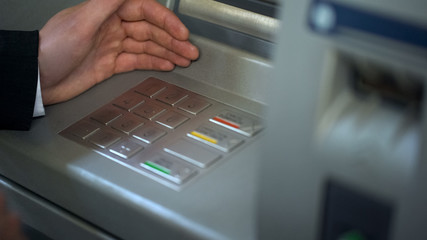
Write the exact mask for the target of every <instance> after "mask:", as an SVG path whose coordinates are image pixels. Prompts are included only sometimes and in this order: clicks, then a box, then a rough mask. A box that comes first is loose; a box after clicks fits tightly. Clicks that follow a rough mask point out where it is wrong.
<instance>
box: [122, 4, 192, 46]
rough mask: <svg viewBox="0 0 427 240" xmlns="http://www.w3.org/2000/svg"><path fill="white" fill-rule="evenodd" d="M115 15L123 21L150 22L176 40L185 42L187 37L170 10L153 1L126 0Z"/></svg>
mask: <svg viewBox="0 0 427 240" xmlns="http://www.w3.org/2000/svg"><path fill="white" fill-rule="evenodd" d="M117 14H118V15H119V17H120V18H121V19H123V20H124V21H129V22H130V21H142V20H145V21H147V22H150V23H152V24H154V25H156V26H158V27H159V28H162V29H164V30H165V31H166V32H168V33H169V34H170V35H171V36H172V37H174V38H176V39H178V40H182V41H183V40H187V39H188V37H189V31H188V29H187V28H186V27H185V26H184V24H183V23H182V22H181V20H179V18H178V17H177V16H176V15H175V14H174V13H173V12H172V11H171V10H169V9H168V8H166V7H165V6H163V5H161V4H160V3H158V2H156V1H154V0H126V2H125V3H124V4H123V5H122V6H121V7H120V9H119V10H118V11H117Z"/></svg>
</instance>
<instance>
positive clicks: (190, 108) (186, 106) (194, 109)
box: [178, 97, 211, 115]
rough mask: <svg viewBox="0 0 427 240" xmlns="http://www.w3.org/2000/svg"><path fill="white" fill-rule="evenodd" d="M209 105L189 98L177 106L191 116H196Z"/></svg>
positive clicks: (200, 100) (203, 101)
mask: <svg viewBox="0 0 427 240" xmlns="http://www.w3.org/2000/svg"><path fill="white" fill-rule="evenodd" d="M210 105H211V104H210V103H208V102H207V101H205V100H202V99H198V98H194V97H193V98H189V99H187V100H185V101H183V102H182V103H180V104H179V105H178V108H179V109H181V110H184V111H186V112H188V113H191V114H194V115H196V114H198V113H199V112H201V111H203V110H204V109H206V108H207V107H209V106H210Z"/></svg>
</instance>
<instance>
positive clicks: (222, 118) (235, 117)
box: [210, 110, 263, 137]
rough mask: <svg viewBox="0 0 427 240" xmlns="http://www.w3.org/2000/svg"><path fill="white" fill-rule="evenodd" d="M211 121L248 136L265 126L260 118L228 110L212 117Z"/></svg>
mask: <svg viewBox="0 0 427 240" xmlns="http://www.w3.org/2000/svg"><path fill="white" fill-rule="evenodd" d="M210 121H211V122H214V123H216V124H218V125H221V126H223V127H226V128H228V129H230V130H232V131H235V132H238V133H240V134H243V135H245V136H248V137H251V136H253V135H254V134H256V133H257V132H258V131H260V130H261V129H262V128H263V127H262V125H261V121H260V120H258V119H255V118H251V117H248V116H244V115H243V114H241V113H237V112H232V111H228V110H226V111H223V112H221V113H220V114H218V115H216V116H215V117H213V118H211V119H210Z"/></svg>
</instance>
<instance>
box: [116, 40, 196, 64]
mask: <svg viewBox="0 0 427 240" xmlns="http://www.w3.org/2000/svg"><path fill="white" fill-rule="evenodd" d="M123 51H124V52H127V53H134V54H148V55H152V56H156V57H159V58H163V59H165V60H168V61H170V62H172V63H173V64H175V65H178V66H180V67H188V66H189V65H190V63H191V60H190V59H188V58H185V57H182V56H180V55H178V54H176V53H175V52H173V51H170V50H168V49H166V48H164V47H162V46H160V45H158V44H157V43H155V42H153V41H145V42H139V41H136V40H134V39H132V38H127V39H125V41H124V42H123Z"/></svg>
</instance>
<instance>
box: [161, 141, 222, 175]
mask: <svg viewBox="0 0 427 240" xmlns="http://www.w3.org/2000/svg"><path fill="white" fill-rule="evenodd" d="M164 150H165V152H167V153H169V154H172V155H174V156H176V157H179V158H181V159H183V160H185V161H187V162H190V163H192V164H194V165H196V166H198V167H201V168H206V167H208V166H209V165H211V164H212V163H213V162H215V161H216V160H217V159H219V158H220V157H221V155H220V154H218V153H215V152H213V151H210V150H208V149H206V148H203V147H201V146H199V145H196V144H194V143H190V142H187V141H185V140H184V139H180V140H178V141H177V142H175V143H173V144H172V145H170V146H169V147H166V148H164Z"/></svg>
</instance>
